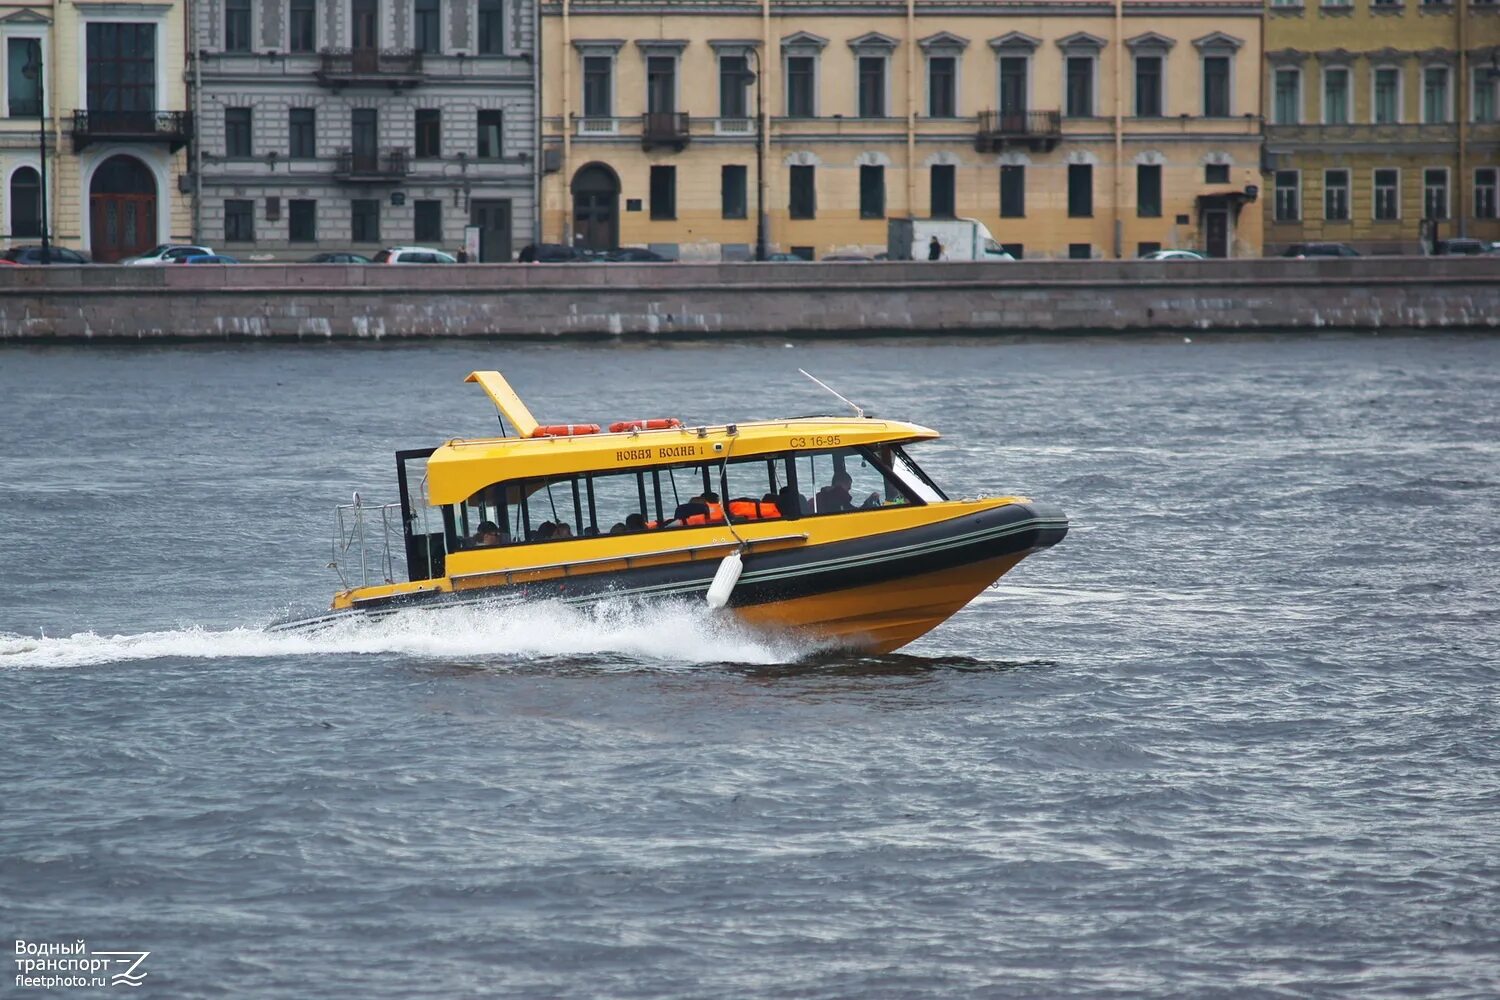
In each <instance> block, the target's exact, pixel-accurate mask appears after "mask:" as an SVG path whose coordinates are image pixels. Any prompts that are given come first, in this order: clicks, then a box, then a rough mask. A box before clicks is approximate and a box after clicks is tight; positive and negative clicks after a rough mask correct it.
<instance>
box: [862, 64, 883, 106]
mask: <svg viewBox="0 0 1500 1000" xmlns="http://www.w3.org/2000/svg"><path fill="white" fill-rule="evenodd" d="M859 117H861V118H884V117H885V56H860V57H859Z"/></svg>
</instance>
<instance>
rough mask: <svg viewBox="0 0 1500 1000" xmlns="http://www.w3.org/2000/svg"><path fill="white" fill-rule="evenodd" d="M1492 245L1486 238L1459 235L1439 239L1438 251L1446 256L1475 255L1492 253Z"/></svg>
mask: <svg viewBox="0 0 1500 1000" xmlns="http://www.w3.org/2000/svg"><path fill="white" fill-rule="evenodd" d="M1492 252H1493V251H1492V250H1491V246H1490V244H1489V243H1486V242H1485V241H1484V240H1475V239H1469V238H1467V237H1458V238H1456V239H1451V240H1439V241H1438V245H1437V253H1438V254H1440V255H1442V256H1444V257H1474V256H1478V255H1479V254H1485V253H1492Z"/></svg>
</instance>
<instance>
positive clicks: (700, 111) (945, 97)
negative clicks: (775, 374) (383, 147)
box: [541, 0, 1262, 259]
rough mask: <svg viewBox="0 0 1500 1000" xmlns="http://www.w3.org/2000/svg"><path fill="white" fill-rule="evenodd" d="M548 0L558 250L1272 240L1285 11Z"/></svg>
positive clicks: (552, 231)
mask: <svg viewBox="0 0 1500 1000" xmlns="http://www.w3.org/2000/svg"><path fill="white" fill-rule="evenodd" d="M541 10H542V27H541V33H542V41H541V48H542V52H543V58H542V67H543V81H544V82H543V87H542V107H543V111H542V115H543V117H542V142H543V150H542V156H543V163H544V172H543V177H542V200H543V218H542V234H543V237H544V239H545V240H546V241H548V242H556V243H581V244H585V245H587V246H591V247H607V246H614V245H621V244H627V245H630V244H634V245H642V244H643V245H648V246H651V247H653V248H656V249H658V250H660V251H663V252H665V253H667V254H668V255H671V256H676V257H679V258H682V259H721V258H723V259H736V258H748V257H752V256H754V255H756V253H757V252H758V251H761V250H763V251H764V252H768V253H769V252H782V253H787V252H793V253H796V254H798V255H800V256H808V257H813V256H816V257H822V256H825V255H827V254H830V253H835V252H853V253H863V254H873V253H876V252H880V251H884V250H885V249H886V220H887V219H888V218H890V217H898V216H900V217H905V216H913V217H918V218H922V217H945V216H957V217H972V218H977V219H979V220H981V221H983V222H984V223H985V224H986V226H987V227H988V228H989V229H990V231H991V232H992V233H994V234H995V236H996V238H997V239H998V240H999V241H1000V242H1001V243H1002V244H1004V245H1005V246H1007V248H1009V249H1011V251H1012V252H1013V253H1015V254H1017V255H1018V256H1025V257H1027V258H1032V257H1121V256H1123V257H1133V256H1135V255H1137V254H1138V253H1140V252H1142V251H1145V250H1150V249H1155V248H1158V247H1161V248H1167V247H1188V248H1198V249H1202V250H1204V251H1206V252H1208V253H1211V254H1214V255H1216V256H1255V255H1259V253H1260V252H1261V234H1262V214H1261V211H1260V207H1259V205H1257V204H1254V203H1255V202H1256V201H1257V199H1258V197H1259V194H1260V190H1259V189H1260V185H1261V171H1260V148H1261V122H1260V108H1261V92H1260V88H1261V80H1262V74H1261V67H1260V61H1261V45H1260V37H1261V18H1262V11H1261V6H1260V4H1259V3H1256V2H1250V3H1240V2H1235V0H1121V2H1119V3H1114V2H1098V0H1038V2H1012V3H1008V4H1005V5H1003V6H1002V5H991V4H969V3H962V2H944V0H862V2H858V3H849V2H846V0H822V2H820V0H692V2H688V3H669V2H665V0H659V2H657V0H542V6H541ZM1247 206H1252V207H1247Z"/></svg>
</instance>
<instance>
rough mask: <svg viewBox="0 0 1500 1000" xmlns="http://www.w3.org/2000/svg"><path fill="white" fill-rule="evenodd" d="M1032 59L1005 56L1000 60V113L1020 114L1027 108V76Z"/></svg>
mask: <svg viewBox="0 0 1500 1000" xmlns="http://www.w3.org/2000/svg"><path fill="white" fill-rule="evenodd" d="M1029 64H1030V60H1029V59H1027V58H1026V57H1025V56H1004V57H1002V58H1001V60H1000V113H1001V114H1004V115H1019V114H1021V113H1022V112H1024V111H1025V110H1026V76H1027V69H1028V66H1029Z"/></svg>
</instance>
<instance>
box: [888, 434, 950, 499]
mask: <svg viewBox="0 0 1500 1000" xmlns="http://www.w3.org/2000/svg"><path fill="white" fill-rule="evenodd" d="M879 455H880V460H881V461H882V462H884V463H885V465H886V466H887V467H888V468H889V469H890V470H891V472H892V473H893V474H894V475H895V476H896V478H897V479H899V480H901V482H902V483H903V484H904V485H905V486H906V487H907V489H909V490H911V491H912V492H913V493H915V494H916V495H917V496H919V497H921V498H922V500H923V501H925V502H926V503H941V502H942V501H944V500H947V499H948V495H947V494H946V493H944V492H943V491H942V490H941V489H939V488H938V485H937V483H934V482H933V481H932V480H931V479H930V478H928V476H927V473H925V472H923V471H922V469H921V467H920V466H919V465H917V463H916V462H914V461H912V459H911V456H910V455H908V454H907V453H906V451H905V450H904V449H903V448H902V447H901V446H900V445H899V444H891V445H884V446H882V447H881V448H880V451H879Z"/></svg>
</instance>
